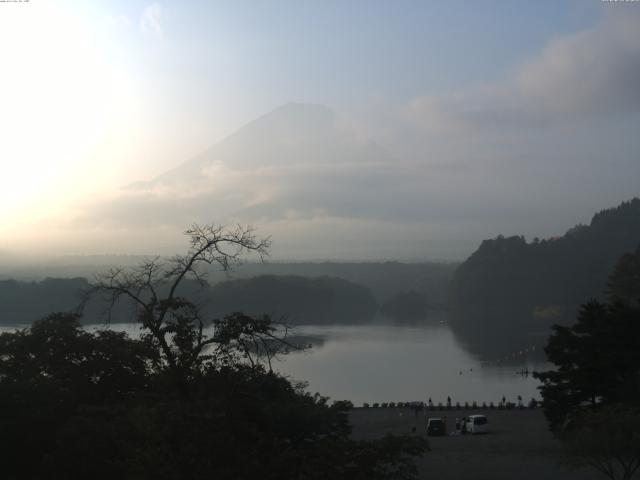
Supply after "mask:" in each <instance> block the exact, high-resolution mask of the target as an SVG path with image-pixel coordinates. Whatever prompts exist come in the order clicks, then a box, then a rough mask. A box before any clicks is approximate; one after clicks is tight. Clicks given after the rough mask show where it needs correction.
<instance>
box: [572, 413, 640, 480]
mask: <svg viewBox="0 0 640 480" xmlns="http://www.w3.org/2000/svg"><path fill="white" fill-rule="evenodd" d="M573 423H574V425H573V428H571V429H568V430H567V431H565V432H563V433H562V434H561V438H562V440H563V441H564V444H565V446H566V448H567V453H568V454H569V459H570V463H571V464H574V465H576V466H583V465H587V466H590V467H592V468H595V469H596V470H597V471H599V472H600V473H602V474H603V475H605V476H606V477H608V478H610V479H611V480H616V479H621V480H630V479H631V478H633V476H634V474H635V473H636V472H637V471H638V469H639V468H640V411H639V410H638V408H630V407H623V406H607V407H602V408H599V409H597V410H584V411H582V412H580V413H579V414H576V415H575V417H574V419H573Z"/></svg>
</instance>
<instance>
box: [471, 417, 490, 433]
mask: <svg viewBox="0 0 640 480" xmlns="http://www.w3.org/2000/svg"><path fill="white" fill-rule="evenodd" d="M466 427H467V428H466V430H467V433H487V432H488V431H489V421H488V420H487V417H485V416H484V415H469V416H468V417H467V422H466Z"/></svg>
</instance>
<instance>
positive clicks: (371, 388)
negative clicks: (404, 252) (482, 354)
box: [278, 323, 547, 404]
mask: <svg viewBox="0 0 640 480" xmlns="http://www.w3.org/2000/svg"><path fill="white" fill-rule="evenodd" d="M298 332H299V333H302V334H305V335H312V336H321V337H323V338H324V343H323V344H322V345H320V346H316V347H315V348H314V349H312V350H311V351H309V352H303V353H293V354H290V355H289V356H288V357H286V358H283V360H282V362H281V364H280V365H279V367H278V369H279V370H280V371H281V372H282V373H284V374H286V375H289V376H291V377H292V378H294V379H304V380H307V381H308V382H309V389H310V390H311V391H312V392H315V391H318V392H320V393H322V394H324V395H329V396H330V397H331V398H334V399H349V400H351V401H353V402H354V403H356V404H359V403H362V402H370V403H372V402H398V401H401V402H406V401H416V400H420V401H426V400H427V399H428V398H429V397H431V398H432V400H433V402H434V403H436V404H437V403H438V402H443V403H445V402H446V398H447V396H450V397H451V399H452V402H453V403H454V404H455V403H456V402H460V403H461V404H464V402H469V403H471V402H473V401H476V402H479V403H481V402H487V403H489V402H494V403H495V404H497V403H498V402H499V401H500V400H501V399H502V397H503V396H504V397H506V399H507V401H512V402H514V403H515V402H516V399H517V397H518V396H521V397H522V398H523V399H524V400H525V402H526V401H528V400H529V399H530V398H532V397H535V398H539V394H538V391H537V386H538V382H537V381H536V380H535V379H533V377H532V376H531V375H530V373H531V372H532V371H534V370H541V369H546V368H547V366H546V365H544V364H543V363H542V361H541V359H540V357H539V356H537V355H535V354H532V355H524V354H523V355H518V356H517V357H513V358H511V359H510V360H509V361H505V362H503V363H498V364H492V365H489V364H486V363H485V362H484V361H483V359H481V358H479V357H475V356H473V355H472V354H470V353H468V352H467V351H466V350H465V349H464V348H463V347H462V346H461V345H460V343H459V342H458V341H457V339H456V337H455V336H454V334H453V333H452V331H451V329H450V328H449V327H448V325H446V324H439V323H435V324H432V325H428V326H421V327H417V326H398V325H391V324H383V323H377V324H373V325H359V326H331V327H325V326H322V327H320V326H308V327H300V328H299V329H298ZM523 372H527V374H526V375H525V374H523Z"/></svg>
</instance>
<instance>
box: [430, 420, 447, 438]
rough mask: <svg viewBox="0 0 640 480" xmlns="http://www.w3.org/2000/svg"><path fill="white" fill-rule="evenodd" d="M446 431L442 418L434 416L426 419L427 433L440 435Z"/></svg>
mask: <svg viewBox="0 0 640 480" xmlns="http://www.w3.org/2000/svg"><path fill="white" fill-rule="evenodd" d="M445 433H446V428H445V424H444V420H443V419H442V418H440V417H434V418H430V419H428V420H427V435H429V436H436V435H438V436H440V435H444V434H445Z"/></svg>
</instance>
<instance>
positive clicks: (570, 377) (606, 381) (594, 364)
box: [535, 256, 640, 480]
mask: <svg viewBox="0 0 640 480" xmlns="http://www.w3.org/2000/svg"><path fill="white" fill-rule="evenodd" d="M638 266H640V263H637V262H635V257H634V256H624V257H623V258H622V259H621V260H620V262H619V263H618V267H617V268H616V270H615V271H614V273H613V274H612V276H611V281H610V291H609V296H610V301H609V303H601V302H598V301H595V300H593V301H591V302H589V303H587V304H585V305H583V306H582V307H581V309H580V312H579V315H578V319H577V322H576V323H575V324H574V325H572V326H570V327H564V326H559V325H556V326H554V327H553V334H552V335H551V337H550V338H549V343H548V345H547V347H546V348H545V352H546V353H547V357H548V359H549V360H550V361H551V362H552V363H554V364H555V365H556V366H557V369H556V370H552V371H548V372H544V373H536V374H535V376H536V377H537V378H538V379H540V380H541V381H542V382H543V383H542V386H541V387H540V390H541V393H542V396H543V399H544V402H543V408H544V412H545V414H546V416H547V419H548V420H549V423H550V426H551V429H552V431H554V433H555V434H556V435H557V436H558V437H559V438H560V439H561V440H563V442H564V444H565V446H566V447H567V451H568V453H569V458H570V459H571V460H572V461H574V462H575V463H577V464H578V465H589V466H592V467H593V468H595V469H596V470H598V471H600V472H601V473H603V474H604V475H606V476H608V477H609V478H610V479H612V480H615V479H617V478H622V479H630V478H632V476H633V475H634V473H635V472H636V471H637V470H638V468H640V433H639V432H640V400H639V399H640V348H638V347H639V346H640V307H639V306H638V304H637V303H636V302H633V301H631V300H630V299H634V298H640V288H638V287H640V284H637V283H634V282H630V283H629V282H626V281H622V279H624V280H626V279H629V278H631V279H633V278H635V275H637V274H638V273H640V270H639V269H638ZM621 272H624V275H621ZM621 291H622V292H624V294H625V295H621V294H620V292H621Z"/></svg>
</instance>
